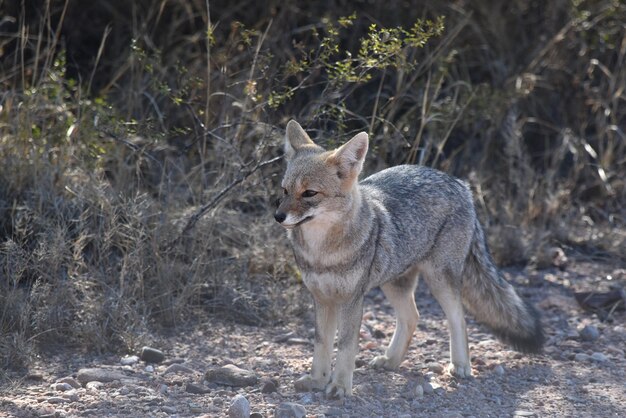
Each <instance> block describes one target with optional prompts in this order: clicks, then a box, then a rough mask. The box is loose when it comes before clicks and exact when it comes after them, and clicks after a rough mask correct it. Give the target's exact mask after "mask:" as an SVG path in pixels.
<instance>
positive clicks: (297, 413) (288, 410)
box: [274, 402, 306, 418]
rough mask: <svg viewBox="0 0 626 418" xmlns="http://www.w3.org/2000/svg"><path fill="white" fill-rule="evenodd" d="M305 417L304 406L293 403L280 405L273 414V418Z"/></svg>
mask: <svg viewBox="0 0 626 418" xmlns="http://www.w3.org/2000/svg"><path fill="white" fill-rule="evenodd" d="M305 416H306V409H305V408H304V406H302V405H300V404H297V403H294V402H284V403H281V404H280V405H278V408H276V411H275V413H274V418H304V417H305Z"/></svg>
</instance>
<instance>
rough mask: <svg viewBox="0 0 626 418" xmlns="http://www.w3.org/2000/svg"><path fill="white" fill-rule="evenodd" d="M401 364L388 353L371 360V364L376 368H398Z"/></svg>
mask: <svg viewBox="0 0 626 418" xmlns="http://www.w3.org/2000/svg"><path fill="white" fill-rule="evenodd" d="M399 365H400V364H399V363H398V362H397V361H395V360H394V359H390V358H389V357H387V356H386V355H382V356H376V357H374V358H373V359H372V361H370V366H371V367H373V368H375V369H385V370H396V369H397V368H398V366H399Z"/></svg>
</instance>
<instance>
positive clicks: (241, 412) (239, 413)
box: [228, 395, 250, 418]
mask: <svg viewBox="0 0 626 418" xmlns="http://www.w3.org/2000/svg"><path fill="white" fill-rule="evenodd" d="M228 416H229V417H230V418H249V417H250V402H248V400H247V399H246V397H245V396H243V395H237V396H235V397H234V398H233V400H232V401H231V403H230V406H229V407H228Z"/></svg>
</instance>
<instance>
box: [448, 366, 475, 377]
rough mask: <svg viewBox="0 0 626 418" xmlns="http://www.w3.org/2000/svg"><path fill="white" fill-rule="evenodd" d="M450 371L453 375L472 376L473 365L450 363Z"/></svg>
mask: <svg viewBox="0 0 626 418" xmlns="http://www.w3.org/2000/svg"><path fill="white" fill-rule="evenodd" d="M448 372H449V373H450V374H451V375H453V376H456V377H460V378H462V379H464V378H466V377H472V366H470V365H469V364H454V363H450V364H449V365H448Z"/></svg>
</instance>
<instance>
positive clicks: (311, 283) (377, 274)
mask: <svg viewBox="0 0 626 418" xmlns="http://www.w3.org/2000/svg"><path fill="white" fill-rule="evenodd" d="M367 149H368V135H367V134H366V133H365V132H361V133H359V134H357V135H356V136H354V137H353V138H352V139H351V140H350V141H348V142H347V143H345V144H344V145H342V146H341V147H339V148H337V149H335V150H332V151H326V150H324V149H323V148H322V147H320V146H318V145H316V144H315V143H314V142H313V141H311V139H310V138H309V136H308V135H307V134H306V132H305V131H304V130H303V129H302V127H301V126H300V125H299V124H298V123H297V122H296V121H294V120H292V121H290V122H289V123H288V124H287V134H286V139H285V157H286V160H287V169H286V172H285V175H284V178H283V181H282V188H283V191H284V196H283V197H282V199H281V200H280V203H279V205H278V209H277V210H276V212H275V214H274V218H275V219H276V221H277V222H278V223H280V224H281V225H282V226H283V227H284V228H285V229H286V230H287V235H288V237H289V239H290V241H291V244H292V247H293V253H294V256H295V260H296V263H297V265H298V267H299V269H300V271H301V272H302V276H303V281H304V284H305V285H306V287H307V288H308V290H309V291H310V292H311V293H312V295H313V300H314V305H315V344H314V350H313V365H312V369H311V373H310V374H307V375H305V376H303V377H301V378H300V379H298V380H297V381H296V382H295V387H296V389H297V390H301V391H309V390H314V389H317V390H324V389H325V390H326V393H327V395H328V396H330V397H343V396H344V395H351V394H352V375H353V371H354V361H355V357H356V354H357V351H358V338H359V329H360V325H361V318H362V314H363V298H364V296H365V294H366V293H367V292H368V291H369V290H370V289H372V288H374V287H376V286H380V288H381V289H382V291H383V293H384V294H385V296H386V297H387V298H388V300H389V302H390V303H391V305H392V306H393V308H394V310H395V314H396V329H395V332H394V334H393V337H392V339H391V343H390V344H389V347H388V348H387V349H386V351H385V354H383V355H380V356H377V357H375V358H374V359H373V360H372V361H371V365H372V366H373V367H376V368H385V369H395V368H397V367H398V366H399V365H400V363H401V362H402V360H403V359H404V356H405V354H406V351H407V348H408V346H409V343H410V340H411V337H412V335H413V332H414V331H415V327H416V324H417V321H418V319H419V313H418V311H417V308H416V306H415V295H414V293H415V288H416V286H417V279H418V274H421V275H422V277H423V278H424V280H425V281H426V283H427V284H428V287H429V288H430V291H431V293H432V294H433V296H434V297H435V299H436V300H437V301H438V302H439V304H440V305H441V307H442V309H443V311H444V313H445V315H446V318H447V322H448V329H449V333H450V360H451V362H450V366H449V371H450V372H451V373H452V374H454V375H456V376H458V377H468V376H470V375H471V365H470V356H469V348H468V344H467V330H466V325H465V318H464V313H463V307H464V306H465V308H466V309H467V310H468V311H469V312H470V313H471V314H472V315H473V316H474V317H475V318H476V320H478V321H479V322H481V323H483V324H485V325H486V326H488V327H489V328H490V329H491V330H492V331H493V333H494V334H495V335H496V336H498V337H499V338H500V339H501V340H502V341H503V342H505V343H507V344H509V345H511V346H512V347H513V348H514V349H516V350H519V351H523V352H538V351H540V349H541V346H542V345H543V342H544V336H543V331H542V327H541V321H540V319H539V314H538V312H537V311H536V310H535V309H534V308H533V306H531V305H530V304H528V303H527V302H525V301H523V300H522V299H521V298H520V297H519V295H518V294H517V293H516V291H515V289H514V288H513V287H512V286H511V285H510V284H509V283H508V282H507V281H505V280H504V278H503V276H502V274H501V273H500V272H499V271H498V269H497V268H496V266H495V265H494V262H493V260H492V258H491V255H490V253H489V250H488V248H487V244H486V242H485V237H484V234H483V229H482V227H481V225H480V222H479V221H478V219H477V217H476V211H475V209H474V204H473V199H472V194H471V191H470V189H469V187H468V186H467V184H466V183H464V182H463V181H461V180H459V179H456V178H454V177H451V176H449V175H447V174H445V173H442V172H440V171H437V170H434V169H431V168H426V167H419V166H413V165H401V166H397V167H392V168H388V169H386V170H383V171H380V172H378V173H376V174H374V175H372V176H370V177H367V178H366V179H364V180H362V181H361V182H358V181H357V178H358V176H359V174H360V172H361V169H362V167H363V161H364V159H365V154H366V153H367ZM336 333H338V342H337V361H336V365H335V370H334V372H333V373H332V374H331V356H332V352H333V345H334V339H335V334H336Z"/></svg>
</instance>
